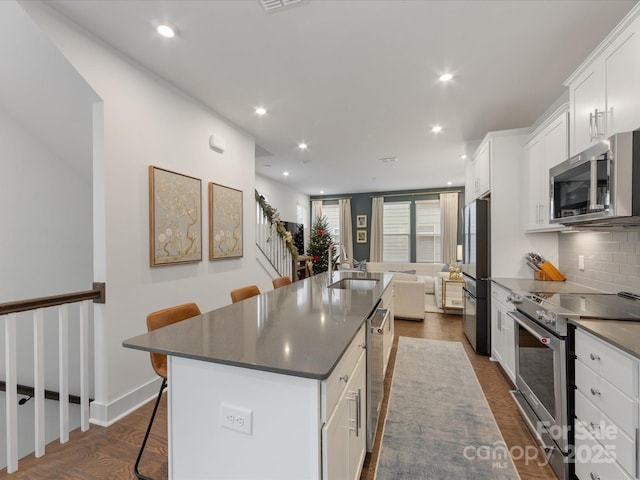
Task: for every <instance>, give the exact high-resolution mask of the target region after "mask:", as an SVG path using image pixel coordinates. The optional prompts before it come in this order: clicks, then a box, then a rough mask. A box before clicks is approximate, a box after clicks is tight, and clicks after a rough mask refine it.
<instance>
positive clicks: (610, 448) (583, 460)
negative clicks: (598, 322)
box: [574, 328, 640, 480]
mask: <svg viewBox="0 0 640 480" xmlns="http://www.w3.org/2000/svg"><path fill="white" fill-rule="evenodd" d="M575 353H576V361H575V384H576V390H575V423H574V428H575V445H574V447H575V473H576V476H577V478H579V479H580V480H598V479H600V480H606V479H609V478H612V479H632V478H638V473H639V472H638V468H639V464H638V462H639V459H638V428H639V427H640V425H639V420H638V413H639V401H638V393H639V392H638V375H639V373H638V372H639V368H638V365H639V363H640V362H639V361H638V360H637V359H636V358H633V357H632V356H630V355H628V354H627V353H625V352H623V351H621V350H619V349H618V348H616V347H614V346H613V345H611V344H609V343H606V342H604V341H602V340H601V339H599V338H596V337H594V336H593V335H591V334H589V333H587V332H585V331H583V330H581V329H579V328H578V329H577V330H576V335H575Z"/></svg>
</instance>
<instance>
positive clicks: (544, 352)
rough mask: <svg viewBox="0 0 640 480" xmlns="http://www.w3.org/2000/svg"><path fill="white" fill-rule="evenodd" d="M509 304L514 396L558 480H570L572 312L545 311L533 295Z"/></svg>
mask: <svg viewBox="0 0 640 480" xmlns="http://www.w3.org/2000/svg"><path fill="white" fill-rule="evenodd" d="M514 297H517V299H515V298H514ZM510 301H511V302H512V303H513V304H514V305H515V306H516V310H514V311H510V312H508V315H509V316H510V317H512V318H513V320H514V322H515V329H514V337H515V338H514V341H515V349H516V388H517V391H516V392H514V394H513V396H514V399H515V400H516V404H517V406H518V409H519V410H520V413H521V415H522V417H523V418H524V420H525V422H526V423H527V426H528V427H529V429H530V430H531V432H532V433H533V434H534V436H535V437H536V439H537V441H538V443H539V444H540V446H541V447H542V449H543V451H544V455H545V457H546V459H547V460H548V462H549V464H550V465H551V467H552V468H553V470H554V471H555V473H556V475H557V476H558V478H559V479H560V480H565V479H569V478H571V477H570V473H569V454H570V450H571V447H570V446H571V445H572V443H573V442H572V435H571V433H570V431H571V429H570V427H569V408H568V404H567V402H568V390H567V385H568V383H567V341H566V340H567V329H566V319H567V318H568V317H570V316H571V313H568V312H563V313H565V314H564V315H557V314H556V313H555V312H552V311H548V310H545V309H544V307H542V306H541V303H543V302H544V301H543V300H542V298H540V297H537V296H536V295H533V294H528V295H524V296H511V297H510ZM559 318H560V319H561V322H559V321H558V319H559Z"/></svg>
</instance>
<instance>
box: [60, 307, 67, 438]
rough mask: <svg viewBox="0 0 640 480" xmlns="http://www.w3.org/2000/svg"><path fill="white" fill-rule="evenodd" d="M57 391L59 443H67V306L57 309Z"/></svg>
mask: <svg viewBox="0 0 640 480" xmlns="http://www.w3.org/2000/svg"><path fill="white" fill-rule="evenodd" d="M58 389H59V392H60V400H59V401H58V408H59V410H60V443H67V442H68V441H69V305H68V304H64V305H60V307H58Z"/></svg>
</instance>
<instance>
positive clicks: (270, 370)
mask: <svg viewBox="0 0 640 480" xmlns="http://www.w3.org/2000/svg"><path fill="white" fill-rule="evenodd" d="M365 322H366V319H363V321H362V323H361V324H360V325H359V326H358V328H357V329H356V330H355V332H353V335H352V336H351V338H350V339H349V341H348V342H347V343H346V345H345V347H344V350H342V352H341V353H340V355H339V356H338V358H337V359H336V361H335V362H334V364H333V365H332V366H331V368H330V369H329V371H328V372H327V373H326V374H323V373H311V372H301V371H300V370H287V369H283V368H278V367H273V366H269V365H260V364H257V363H251V364H250V363H245V362H234V361H232V360H226V359H222V358H212V357H205V356H202V355H189V354H188V353H184V352H176V351H172V350H166V349H161V348H154V347H143V346H141V345H135V344H130V343H127V341H126V340H125V341H123V342H122V346H123V347H125V348H130V349H132V350H138V351H141V352H147V353H159V354H162V355H167V356H172V357H181V358H188V359H189V360H198V361H200V362H207V363H217V364H220V365H227V366H231V367H238V368H247V369H249V370H260V371H262V372H268V373H275V374H281V375H288V376H292V377H300V378H308V379H312V380H321V381H322V380H326V379H327V378H329V377H330V376H331V374H332V373H333V371H334V370H335V369H336V366H337V365H338V363H340V360H341V359H342V357H343V356H344V354H345V352H346V351H347V350H348V349H349V346H350V345H351V342H353V339H354V338H356V335H358V332H359V331H360V329H361V328H362V325H363V324H364V323H365ZM133 338H136V337H133ZM133 338H130V339H129V340H133Z"/></svg>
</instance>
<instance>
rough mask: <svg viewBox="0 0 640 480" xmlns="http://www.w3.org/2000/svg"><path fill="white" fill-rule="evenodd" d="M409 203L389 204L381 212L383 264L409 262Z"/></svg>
mask: <svg viewBox="0 0 640 480" xmlns="http://www.w3.org/2000/svg"><path fill="white" fill-rule="evenodd" d="M410 207H411V202H389V203H385V204H384V210H383V219H382V224H383V228H382V231H383V235H384V240H383V245H384V247H383V251H382V261H383V262H408V261H409V236H410V233H411V220H410Z"/></svg>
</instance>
